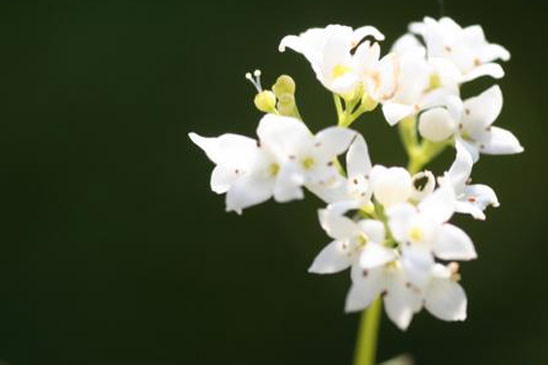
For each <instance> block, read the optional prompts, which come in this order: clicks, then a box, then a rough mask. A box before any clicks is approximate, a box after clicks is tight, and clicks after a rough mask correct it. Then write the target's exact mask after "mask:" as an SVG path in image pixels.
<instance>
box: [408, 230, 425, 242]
mask: <svg viewBox="0 0 548 365" xmlns="http://www.w3.org/2000/svg"><path fill="white" fill-rule="evenodd" d="M409 238H410V239H411V241H413V242H420V241H422V239H423V238H424V233H423V231H422V230H421V229H420V228H419V227H413V228H411V229H410V230H409Z"/></svg>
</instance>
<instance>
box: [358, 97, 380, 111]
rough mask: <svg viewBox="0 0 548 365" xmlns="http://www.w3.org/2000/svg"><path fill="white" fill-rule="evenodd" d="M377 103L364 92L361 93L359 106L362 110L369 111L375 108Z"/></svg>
mask: <svg viewBox="0 0 548 365" xmlns="http://www.w3.org/2000/svg"><path fill="white" fill-rule="evenodd" d="M378 104H379V103H378V102H377V101H375V100H373V99H371V98H370V97H369V95H368V94H367V93H364V94H363V95H362V99H361V107H362V108H363V110H364V111H366V112H370V111H371V110H373V109H375V108H376V107H377V105H378Z"/></svg>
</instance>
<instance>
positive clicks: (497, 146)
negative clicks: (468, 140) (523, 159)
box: [478, 127, 523, 155]
mask: <svg viewBox="0 0 548 365" xmlns="http://www.w3.org/2000/svg"><path fill="white" fill-rule="evenodd" d="M478 142H479V143H480V150H481V152H482V153H486V154H490V155H511V154H515V153H521V152H523V147H522V146H521V144H520V143H519V141H518V139H517V138H516V136H514V135H513V134H512V132H510V131H508V130H506V129H502V128H499V127H491V128H490V129H489V132H487V133H486V134H485V137H484V138H483V139H481V140H480V141H478Z"/></svg>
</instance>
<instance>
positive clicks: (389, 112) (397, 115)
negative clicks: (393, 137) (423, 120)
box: [382, 101, 416, 126]
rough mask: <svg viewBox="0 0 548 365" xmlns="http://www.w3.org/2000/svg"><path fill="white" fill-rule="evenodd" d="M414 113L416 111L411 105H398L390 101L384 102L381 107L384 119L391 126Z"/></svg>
mask: <svg viewBox="0 0 548 365" xmlns="http://www.w3.org/2000/svg"><path fill="white" fill-rule="evenodd" d="M415 111H416V110H415V108H414V107H413V106H412V105H406V104H400V103H396V102H392V101H389V102H386V103H384V104H383V106H382V113H383V115H384V118H385V119H386V121H387V122H388V124H390V125H391V126H394V125H396V124H397V123H398V122H399V121H400V120H402V119H404V118H406V117H408V116H411V115H413V114H414V113H415Z"/></svg>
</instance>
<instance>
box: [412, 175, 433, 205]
mask: <svg viewBox="0 0 548 365" xmlns="http://www.w3.org/2000/svg"><path fill="white" fill-rule="evenodd" d="M424 180H426V182H424V183H423V181H424ZM411 186H412V189H413V193H412V194H411V199H413V200H416V201H420V200H422V199H424V198H425V197H427V196H428V195H430V194H432V192H433V191H434V189H435V188H436V178H435V177H434V174H432V172H430V171H428V170H425V171H421V172H419V173H416V174H415V175H413V177H412V183H411Z"/></svg>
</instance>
